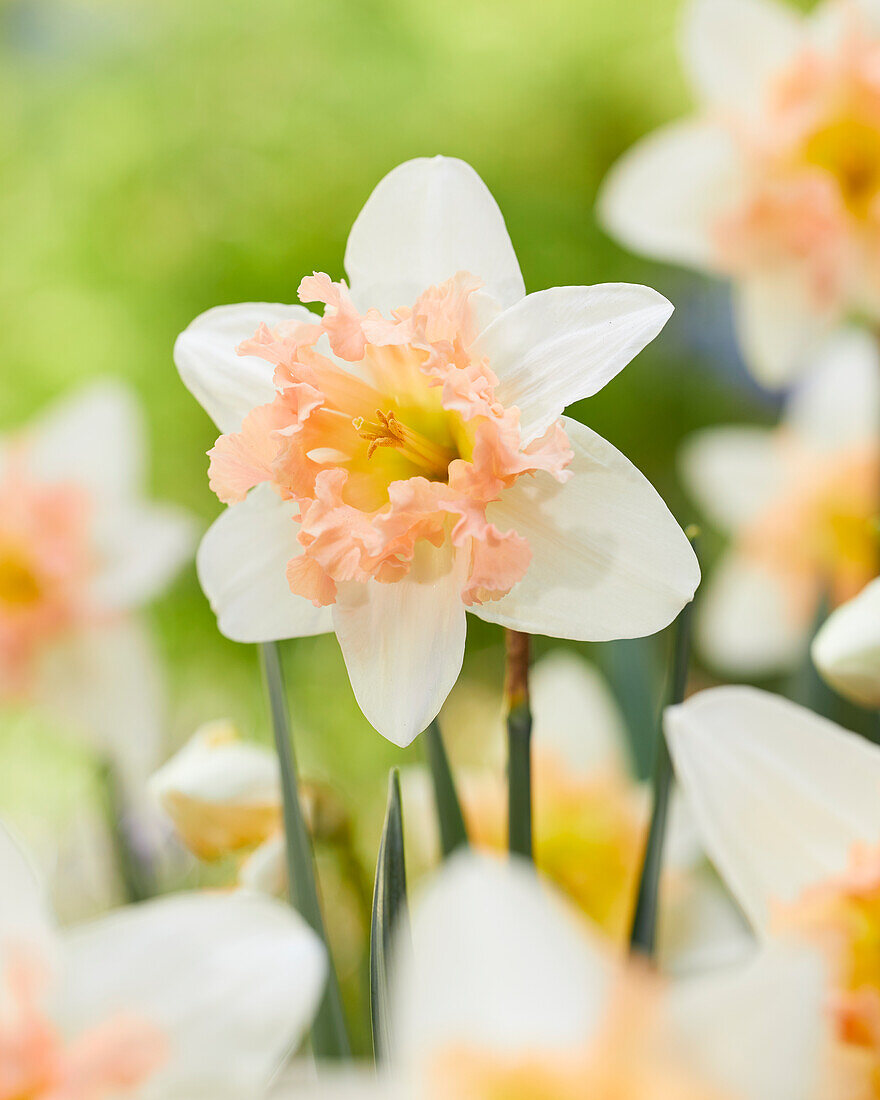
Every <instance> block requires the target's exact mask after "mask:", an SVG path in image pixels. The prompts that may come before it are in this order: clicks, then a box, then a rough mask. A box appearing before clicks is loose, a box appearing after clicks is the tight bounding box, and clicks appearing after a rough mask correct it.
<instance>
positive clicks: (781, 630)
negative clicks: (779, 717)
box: [695, 553, 818, 679]
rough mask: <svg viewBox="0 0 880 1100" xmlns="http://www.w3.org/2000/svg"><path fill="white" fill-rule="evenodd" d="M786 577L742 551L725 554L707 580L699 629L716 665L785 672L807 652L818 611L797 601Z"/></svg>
mask: <svg viewBox="0 0 880 1100" xmlns="http://www.w3.org/2000/svg"><path fill="white" fill-rule="evenodd" d="M784 580H785V578H784V577H778V576H777V575H776V574H775V573H771V572H769V571H768V570H766V569H764V568H763V567H761V566H760V565H759V564H756V563H753V562H751V561H750V560H749V559H748V558H746V557H744V556H742V555H740V554H736V553H729V554H727V555H725V556H724V557H722V558H721V560H720V561H719V562H718V564H717V565H716V566H715V570H714V572H713V574H712V576H711V577H710V578H709V580H708V581H707V582H706V588H705V590H704V592H703V594H702V598H701V602H700V606H699V608H698V609H697V621H696V629H695V638H696V642H697V647H698V648H699V650H700V652H701V653H702V655H703V656H704V658H705V659H706V660H707V661H708V662H709V664H710V665H712V667H713V668H715V669H718V670H720V671H724V672H726V673H727V674H728V675H729V676H733V677H742V678H744V679H749V678H751V677H755V676H769V675H772V674H773V673H778V672H784V671H786V670H788V669H790V668H792V667H793V665H794V664H795V663H796V662H797V661H798V660H799V659H800V658H801V657H803V655H804V654H805V652H806V647H807V635H808V632H809V628H810V617H811V614H812V612H811V610H810V608H809V607H806V608H805V609H804V610H805V611H806V614H805V615H804V614H800V609H794V608H793V607H792V606H791V604H790V602H789V600H788V594H787V592H786V590H785V587H784ZM817 595H818V594H817Z"/></svg>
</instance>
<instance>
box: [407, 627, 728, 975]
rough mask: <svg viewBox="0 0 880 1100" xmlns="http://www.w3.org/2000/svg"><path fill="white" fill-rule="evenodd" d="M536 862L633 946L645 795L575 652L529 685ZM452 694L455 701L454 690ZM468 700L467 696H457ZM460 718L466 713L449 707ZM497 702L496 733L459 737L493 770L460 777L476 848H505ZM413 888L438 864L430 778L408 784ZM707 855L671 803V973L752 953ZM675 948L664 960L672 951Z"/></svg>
mask: <svg viewBox="0 0 880 1100" xmlns="http://www.w3.org/2000/svg"><path fill="white" fill-rule="evenodd" d="M529 690H530V696H531V710H532V718H533V726H532V784H533V808H532V813H533V829H534V858H535V863H536V865H537V867H538V869H539V870H540V871H541V872H542V873H543V874H545V875H546V876H547V878H548V879H549V880H550V881H551V882H553V883H554V885H555V886H556V887H557V888H558V889H559V890H560V891H561V892H562V893H563V894H564V895H565V896H566V897H567V898H568V900H569V901H570V902H572V903H573V904H574V905H575V906H576V907H577V908H578V909H579V910H580V911H581V912H582V913H583V914H584V916H586V917H587V918H588V919H589V920H590V921H591V922H592V923H593V924H595V925H596V926H597V927H598V928H600V929H601V930H602V931H603V932H604V933H605V934H606V935H607V936H608V937H609V938H610V939H612V940H614V941H615V942H617V943H624V942H626V939H627V937H628V935H629V931H630V926H631V922H632V914H633V906H634V904H635V895H636V889H637V886H638V878H639V872H640V870H641V865H642V857H643V854H644V847H645V842H646V839H647V826H648V818H649V813H650V805H649V794H648V791H647V789H646V787H645V785H644V784H642V783H640V782H639V781H638V780H637V779H636V778H635V777H634V775H633V765H632V761H631V760H630V752H629V743H628V737H627V734H626V727H625V723H624V719H623V716H622V714H621V713H620V710H619V708H618V706H617V703H616V701H615V699H614V696H613V695H612V693H611V691H610V689H609V688H608V685H607V684H606V682H605V680H604V679H603V677H602V675H601V673H600V672H599V671H598V670H597V669H596V668H595V667H594V666H593V665H591V664H590V663H589V662H588V661H586V660H584V659H583V658H582V657H580V656H578V654H576V653H574V652H573V651H572V650H565V649H558V650H554V651H551V652H550V653H548V654H546V655H545V656H543V657H541V658H540V659H539V660H538V661H536V662H535V665H534V667H533V668H532V670H531V674H530V683H529ZM455 691H456V692H458V691H459V688H458V687H457V688H456V689H455ZM461 693H462V694H463V695H466V694H467V692H466V691H465V690H464V689H462V692H461ZM450 702H452V703H453V706H454V710H455V713H456V714H461V712H462V709H463V708H462V707H461V706H459V705H456V703H457V702H458V701H457V700H455V698H454V695H453V696H450ZM501 709H502V708H501V700H500V698H499V699H498V700H497V706H496V714H495V723H494V725H493V726H491V727H489V728H488V737H487V725H486V724H485V718H484V717H483V716H481V717H480V718H479V719H478V721H480V722H482V723H484V724H483V727H482V728H481V729H477V728H473V729H467V728H465V729H462V728H461V727H460V725H458V724H457V723H454V724H453V725H452V726H450V728H454V729H455V732H456V739H457V741H458V742H459V743H462V742H465V743H477V742H478V740H479V739H480V738H481V737H482V740H483V742H484V756H485V763H483V764H481V765H470V766H467V767H459V768H457V769H456V783H457V786H458V794H459V798H460V799H461V804H462V810H463V813H464V816H465V822H466V825H467V829H468V837H469V840H470V842H471V843H472V844H474V845H475V846H477V847H478V848H481V849H484V850H490V851H498V852H501V851H504V850H506V848H507V781H506V778H505V771H504V767H505V744H506V733H505V729H504V722H503V719H502V716H501ZM401 791H402V795H403V816H404V821H405V823H406V842H407V843H406V853H407V867H408V880H409V881H410V882H417V881H418V879H419V878H421V877H422V876H423V875H424V874H425V873H426V872H427V870H428V869H429V868H434V867H436V866H437V864H438V863H439V858H440V841H439V831H438V827H437V817H436V810H435V805H434V796H433V790H432V787H431V780H430V775H429V774H428V772H427V770H426V769H425V768H424V767H422V766H413V767H409V768H406V769H404V770H403V772H402V773H401ZM701 861H702V849H701V847H700V845H699V842H698V840H697V837H696V832H695V830H694V828H693V825H692V823H691V820H690V816H689V814H688V811H687V807H686V806H685V805H684V803H683V801H682V800H681V799H679V798H677V797H676V798H674V801H673V804H672V812H671V816H670V821H669V829H668V832H667V837H666V844H665V868H666V871H667V874H666V875H665V876H664V882H663V898H662V902H661V906H660V913H661V919H660V946H659V951H660V955H661V957H662V958H663V960H664V964H665V965H667V966H669V965H670V964H672V965H673V966H675V967H676V969H677V968H679V967H681V968H683V969H691V968H692V967H691V964H692V963H693V962H696V961H699V963H700V964H701V965H703V966H707V965H711V962H712V961H714V960H717V959H727V958H729V957H731V956H735V955H736V954H737V953H739V952H740V951H741V950H743V949H748V944H749V939H748V937H747V935H745V930H744V928H743V925H742V921H741V919H739V917H738V915H737V914H736V912H735V911H734V909H733V907H732V906H731V905H730V904H729V902H727V900H726V899H725V898H724V896H723V894H722V892H721V890H720V889H719V888H718V886H717V884H716V883H715V881H714V879H713V878H712V877H711V876H710V875H708V874H705V873H702V868H701V866H700V864H701ZM667 948H668V950H667Z"/></svg>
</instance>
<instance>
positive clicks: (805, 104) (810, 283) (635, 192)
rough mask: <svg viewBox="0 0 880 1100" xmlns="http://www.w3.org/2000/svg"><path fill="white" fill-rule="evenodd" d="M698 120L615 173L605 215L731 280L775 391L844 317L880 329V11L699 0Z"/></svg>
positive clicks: (686, 38)
mask: <svg viewBox="0 0 880 1100" xmlns="http://www.w3.org/2000/svg"><path fill="white" fill-rule="evenodd" d="M682 53H683V57H684V62H685V66H686V69H687V71H688V75H689V76H690V80H691V84H692V86H693V88H694V93H695V96H696V99H697V109H696V111H695V113H694V114H693V115H692V116H691V117H689V118H687V119H684V120H683V121H679V122H674V123H672V124H671V125H667V126H665V127H663V128H661V129H659V130H658V131H656V132H655V133H653V134H650V135H649V136H647V137H646V138H644V139H643V140H642V141H640V142H639V143H638V144H637V145H635V147H634V148H632V149H631V150H630V151H629V152H628V153H626V154H625V155H624V156H623V157H622V159H621V160H620V161H619V162H618V164H617V165H616V166H615V167H614V168H613V169H612V170H611V173H610V175H609V177H608V178H607V180H606V182H605V185H604V191H603V194H602V196H601V201H600V210H601V213H602V217H603V220H604V222H605V225H606V226H607V227H608V229H609V231H610V232H611V233H612V234H613V235H615V236H616V237H617V238H619V239H620V240H621V241H622V242H624V243H625V244H626V245H628V246H629V247H631V248H633V249H634V250H636V251H639V252H643V253H645V254H647V255H650V256H655V257H657V258H659V259H663V260H669V261H672V262H674V263H681V264H685V265H687V266H689V267H694V268H697V269H700V270H705V271H709V272H712V273H714V274H720V275H723V276H726V277H728V278H730V279H731V280H732V281H733V286H734V311H735V320H736V327H737V330H738V334H739V339H740V343H741V346H742V348H743V350H744V354H745V357H746V359H747V361H748V362H749V363H750V365H751V367H752V369H753V371H754V373H755V375H756V376H757V377H758V378H759V379H760V380H761V381H763V382H764V383H765V384H768V385H771V386H777V385H782V384H784V383H785V382H787V381H788V380H790V379H791V378H792V377H793V375H794V373H795V372H796V371H797V370H798V369H799V368H800V367H801V366H802V365H803V363H804V360H805V358H806V357H808V356H809V354H810V353H811V351H812V348H813V347H814V346H815V344H816V342H817V340H819V339H821V338H822V337H823V336H824V335H826V334H827V333H828V332H829V331H830V329H831V328H832V327H833V326H835V325H837V324H838V323H839V322H840V321H841V320H844V319H846V317H847V316H848V315H854V314H864V315H868V316H869V317H871V318H872V319H873V320H875V321H876V320H877V319H880V281H878V279H877V271H878V268H880V250H878V240H880V236H878V229H880V105H878V103H880V101H878V97H877V79H876V69H877V64H878V57H880V12H878V9H877V5H876V3H874V2H873V0H824V2H821V3H819V4H818V5H817V6H816V7H815V9H814V10H813V11H812V12H810V13H809V14H807V15H804V14H802V13H800V12H798V11H797V10H795V8H794V7H793V6H791V5H789V4H785V3H782V2H778V0H691V3H690V4H689V5H688V7H687V9H686V14H685V19H684V26H683V34H682Z"/></svg>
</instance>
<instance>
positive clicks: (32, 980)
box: [0, 826, 325, 1100]
mask: <svg viewBox="0 0 880 1100" xmlns="http://www.w3.org/2000/svg"><path fill="white" fill-rule="evenodd" d="M0 887H2V896H3V902H2V904H0V1100H111V1098H112V1100H116V1098H117V1097H119V1098H120V1100H121V1098H122V1097H132V1098H135V1097H138V1098H140V1097H143V1098H146V1097H149V1098H150V1100H180V1098H181V1097H184V1096H211V1097H217V1100H240V1098H241V1097H251V1096H256V1095H260V1094H261V1090H262V1089H264V1088H265V1087H266V1085H267V1084H268V1081H269V1079H270V1077H271V1076H272V1074H273V1073H274V1072H275V1070H276V1069H277V1068H278V1066H279V1064H280V1063H281V1061H282V1059H283V1058H284V1056H285V1055H286V1053H287V1052H288V1050H289V1049H290V1048H291V1045H293V1044H295V1043H296V1042H297V1041H298V1040H299V1038H300V1037H301V1035H302V1033H303V1031H304V1029H305V1028H306V1027H307V1026H308V1024H309V1022H310V1020H311V1015H312V1013H313V1012H314V1010H315V1007H316V1005H317V1002H318V999H319V997H320V993H321V987H322V983H323V979H324V969H325V960H324V953H323V948H322V946H321V945H320V943H319V941H318V940H317V937H316V936H315V935H314V933H313V932H312V931H311V929H309V928H308V927H307V926H306V925H305V923H304V922H303V921H302V920H301V919H300V918H299V917H298V916H297V915H296V914H295V913H294V912H293V911H292V910H291V909H290V908H289V907H288V906H285V905H281V904H280V903H277V902H275V901H272V900H270V899H268V898H263V897H259V896H257V895H247V894H238V893H234V894H229V895H223V894H217V895H211V894H207V893H201V894H179V895H177V896H176V897H171V898H165V899H162V900H160V901H155V902H149V903H146V904H143V905H138V906H131V907H129V908H127V909H123V910H119V911H117V912H116V913H114V914H112V915H110V916H105V917H102V918H100V919H98V920H95V921H92V922H89V923H87V924H84V925H81V926H79V927H77V928H73V929H71V930H67V931H58V930H57V929H56V928H55V927H54V924H53V921H52V919H51V917H50V915H49V913H48V912H47V910H46V906H45V904H44V900H43V896H42V891H41V888H40V885H39V883H38V882H37V880H36V878H35V877H34V874H33V872H32V870H31V867H30V865H29V864H28V863H27V861H26V860H25V859H24V857H23V855H22V853H21V852H20V851H19V849H18V848H17V846H16V845H15V843H14V842H13V841H12V839H11V837H10V835H9V834H8V833H7V832H6V830H5V829H4V828H3V827H2V826H0Z"/></svg>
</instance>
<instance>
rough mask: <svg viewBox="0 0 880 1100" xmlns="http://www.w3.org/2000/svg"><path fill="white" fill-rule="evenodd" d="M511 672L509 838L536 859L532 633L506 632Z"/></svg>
mask: <svg viewBox="0 0 880 1100" xmlns="http://www.w3.org/2000/svg"><path fill="white" fill-rule="evenodd" d="M505 640H506V644H507V671H506V678H505V688H504V694H505V698H506V700H507V813H508V818H507V820H508V825H507V839H508V848H509V849H510V851H511V852H512V853H514V854H516V855H520V856H525V857H526V858H527V859H531V858H532V711H531V707H530V706H529V650H530V645H529V642H530V639H529V636H528V634H520V633H519V631H516V630H507V631H506V632H505Z"/></svg>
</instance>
